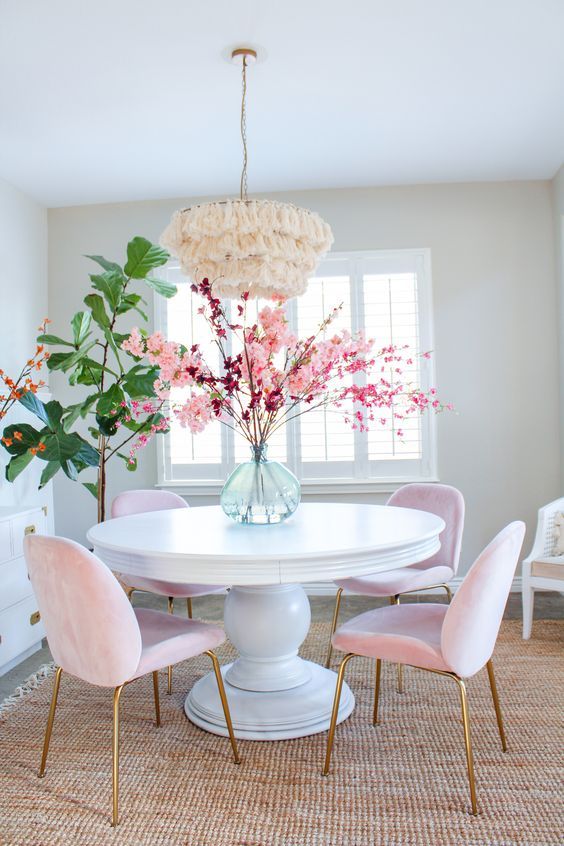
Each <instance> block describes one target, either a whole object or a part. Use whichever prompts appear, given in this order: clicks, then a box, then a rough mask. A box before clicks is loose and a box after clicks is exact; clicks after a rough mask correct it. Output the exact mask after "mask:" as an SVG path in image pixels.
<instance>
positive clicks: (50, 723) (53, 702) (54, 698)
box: [39, 667, 63, 778]
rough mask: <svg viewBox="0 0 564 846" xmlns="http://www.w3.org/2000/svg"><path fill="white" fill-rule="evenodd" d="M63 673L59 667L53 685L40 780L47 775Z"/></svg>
mask: <svg viewBox="0 0 564 846" xmlns="http://www.w3.org/2000/svg"><path fill="white" fill-rule="evenodd" d="M62 673H63V668H62V667H57V672H56V673H55V683H54V685H53V693H52V694H51V707H50V708H49V717H48V719H47V728H46V729H45V740H44V741H43V754H42V756H41V765H40V767H39V778H43V776H44V775H45V765H46V763H47V755H48V754H49V743H50V742H51V732H52V731H53V721H54V719H55V711H56V709H57V699H58V696H59V685H60V684H61V675H62Z"/></svg>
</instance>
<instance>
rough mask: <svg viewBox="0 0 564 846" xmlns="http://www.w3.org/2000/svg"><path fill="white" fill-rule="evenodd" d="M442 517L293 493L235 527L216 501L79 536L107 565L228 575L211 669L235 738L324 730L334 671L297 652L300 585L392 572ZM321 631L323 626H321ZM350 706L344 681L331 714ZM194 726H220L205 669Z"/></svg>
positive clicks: (422, 547) (164, 575) (188, 577)
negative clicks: (226, 648) (227, 645)
mask: <svg viewBox="0 0 564 846" xmlns="http://www.w3.org/2000/svg"><path fill="white" fill-rule="evenodd" d="M444 527H445V524H444V522H443V520H441V518H440V517H437V516H436V515H435V514H431V513H429V512H426V511H417V510H415V509H411V508H395V507H390V506H380V505H360V504H351V503H327V504H321V503H302V504H301V505H300V506H299V508H298V510H297V511H296V513H295V514H294V515H292V517H290V518H289V519H288V520H286V522H284V523H281V524H277V525H265V526H256V525H243V524H239V523H234V522H233V521H231V520H230V519H229V518H228V517H226V516H225V514H224V513H223V511H222V510H221V508H220V507H219V506H206V507H200V508H180V509H173V510H166V511H153V512H148V513H144V514H135V515H132V516H128V517H119V518H116V519H114V520H107V521H106V522H104V523H98V524H97V525H96V526H93V527H92V528H91V529H90V530H89V532H88V540H89V541H90V543H91V544H92V546H93V548H94V552H95V554H96V555H98V556H99V557H100V558H101V559H102V560H103V561H104V562H105V563H106V564H107V565H108V567H110V568H111V569H112V570H114V571H115V572H118V573H123V574H124V575H126V576H127V575H128V574H129V575H135V576H145V577H150V578H157V579H164V580H166V581H173V582H174V581H177V582H192V583H201V584H209V585H228V586H229V587H230V590H229V592H228V594H227V597H226V600H225V609H224V620H225V630H226V633H227V635H228V637H229V639H230V641H231V642H232V644H233V645H234V646H235V648H236V649H237V651H238V658H237V659H236V660H235V661H233V662H232V663H230V664H227V665H225V666H224V667H223V668H222V672H223V676H224V681H225V686H226V692H227V697H228V700H229V705H230V709H231V716H232V720H233V726H234V729H235V733H236V735H237V737H240V738H245V739H249V740H285V739H289V738H295V737H303V736H305V735H309V734H315V733H316V732H320V731H325V730H326V729H328V728H329V722H330V717H331V707H332V702H333V695H334V692H335V683H336V675H335V673H333V672H332V671H331V670H327V669H325V667H322V666H320V665H319V664H316V663H314V662H312V661H306V660H304V659H303V658H301V657H300V656H299V654H298V650H299V648H300V646H301V645H302V643H303V641H304V640H305V638H306V636H307V633H308V631H309V627H310V621H311V613H310V605H309V600H308V598H307V595H306V593H305V591H304V589H303V587H302V584H301V583H304V582H319V581H326V580H333V579H343V578H346V577H349V576H362V575H368V574H369V573H377V572H381V571H384V570H393V569H396V568H399V567H404V566H406V565H409V564H415V563H417V562H420V561H424V560H425V559H427V558H430V557H431V556H432V555H434V553H435V552H437V551H438V550H439V549H440V540H439V535H440V533H441V532H442V531H443V529H444ZM327 635H329V632H327ZM353 708H354V697H353V694H352V692H351V690H350V688H349V687H348V686H347V685H346V684H345V685H344V686H343V693H342V697H341V707H340V710H339V717H338V721H339V722H342V720H344V719H346V718H347V717H348V716H349V715H350V713H351V712H352V710H353ZM185 712H186V714H187V716H188V717H189V718H190V720H192V722H194V723H195V724H196V725H198V726H200V727H201V728H204V729H206V730H207V731H210V732H213V733H214V734H221V735H226V734H227V728H226V725H225V721H224V718H223V710H222V707H221V702H220V699H219V695H218V691H217V685H216V683H215V679H214V676H213V673H209V674H208V675H206V676H204V677H203V678H201V679H200V680H199V681H198V682H196V684H195V685H194V687H193V688H192V690H190V691H189V693H188V695H187V697H186V701H185Z"/></svg>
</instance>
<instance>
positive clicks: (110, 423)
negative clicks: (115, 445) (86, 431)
mask: <svg viewBox="0 0 564 846" xmlns="http://www.w3.org/2000/svg"><path fill="white" fill-rule="evenodd" d="M118 419H119V418H118V417H104V416H103V415H101V414H97V415H96V423H97V424H98V429H99V430H100V432H101V434H102V435H105V436H106V438H111V437H112V436H113V435H115V433H116V432H117V430H118V427H117V426H116V423H117V422H118ZM124 425H127V428H129V425H128V424H124Z"/></svg>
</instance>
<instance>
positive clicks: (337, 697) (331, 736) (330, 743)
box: [322, 652, 354, 776]
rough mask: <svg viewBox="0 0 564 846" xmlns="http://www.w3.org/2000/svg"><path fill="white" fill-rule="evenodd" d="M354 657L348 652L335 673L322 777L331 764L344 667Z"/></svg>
mask: <svg viewBox="0 0 564 846" xmlns="http://www.w3.org/2000/svg"><path fill="white" fill-rule="evenodd" d="M353 657H354V653H353V652H349V653H348V654H347V655H345V657H344V658H343V660H342V661H341V663H340V665H339V672H338V673H337V686H336V688H335V698H334V700H333V711H332V713H331V725H330V727H329V737H328V738H327V751H326V753H325V764H324V766H323V771H322V772H323V775H324V776H326V775H329V766H330V764H331V752H332V751H333V740H334V739H335V728H336V726H337V717H338V715H339V703H340V701H341V691H342V689H343V679H344V676H345V667H346V666H347V664H348V663H349V661H350V660H351V658H353Z"/></svg>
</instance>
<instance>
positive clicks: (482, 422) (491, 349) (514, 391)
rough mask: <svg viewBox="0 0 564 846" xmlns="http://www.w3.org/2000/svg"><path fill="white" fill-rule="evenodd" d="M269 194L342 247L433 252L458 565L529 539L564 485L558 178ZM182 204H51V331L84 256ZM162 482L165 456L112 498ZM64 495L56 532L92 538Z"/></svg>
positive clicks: (147, 230) (57, 326) (90, 513)
mask: <svg viewBox="0 0 564 846" xmlns="http://www.w3.org/2000/svg"><path fill="white" fill-rule="evenodd" d="M272 196H275V197H277V198H280V199H286V200H290V201H292V202H295V203H297V204H300V205H304V206H307V207H310V208H312V209H315V210H317V211H318V212H319V213H320V214H321V215H322V216H323V217H324V218H325V219H326V220H327V221H329V223H330V224H331V226H332V227H333V231H334V234H335V245H334V247H335V249H336V250H366V249H378V248H401V247H430V248H431V256H432V278H433V296H434V316H435V349H436V367H437V380H438V384H439V387H440V392H441V395H442V396H443V397H445V398H447V399H449V400H452V401H453V402H454V403H455V405H456V408H457V411H458V413H457V414H456V415H455V414H449V415H445V416H443V417H442V418H441V419H440V420H439V426H438V430H439V443H438V452H439V475H440V479H441V481H443V482H445V483H449V484H453V485H456V486H457V487H459V488H460V489H461V490H462V492H463V493H464V496H465V497H466V502H467V524H466V535H465V542H464V548H463V563H462V566H463V568H466V567H467V566H468V564H469V563H470V562H471V561H472V559H473V557H474V556H475V555H476V554H477V553H478V551H479V550H480V549H481V548H482V546H483V545H484V544H485V543H486V542H487V541H488V540H489V539H490V538H491V536H492V535H493V534H494V532H496V531H498V530H499V529H500V528H501V527H502V526H503V525H504V524H505V523H507V522H508V521H510V520H512V519H516V518H521V519H524V520H526V521H527V524H528V526H529V537H528V540H527V542H526V543H527V544H529V543H530V541H531V531H532V530H534V525H535V513H536V510H537V508H538V507H539V506H540V505H541V504H543V503H545V502H547V501H549V500H550V499H551V498H554V497H555V496H556V495H557V494H558V489H559V463H560V438H559V426H558V359H557V315H556V285H555V259H554V233H553V225H552V223H553V212H552V205H551V186H550V183H548V182H521V183H488V184H472V185H433V186H424V185H422V186H414V187H393V188H366V189H354V190H353V189H350V190H349V189H343V190H325V191H301V192H291V193H285V194H277V195H272ZM186 202H187V201H186V199H177V200H165V201H158V202H143V203H129V204H116V205H105V206H88V207H77V208H65V209H54V210H51V211H50V212H49V310H50V314H51V317H52V318H53V319H54V321H55V322H54V326H53V330H54V331H56V332H58V333H62V332H64V329H65V326H66V324H67V322H68V320H69V319H70V317H71V316H72V314H73V313H74V311H76V310H77V309H78V308H79V307H80V304H81V301H82V298H83V296H84V295H85V293H86V290H87V286H88V276H87V273H88V262H87V261H86V260H85V259H83V258H81V255H82V254H84V253H102V254H104V255H106V256H107V257H108V258H111V259H118V260H121V259H122V257H123V251H124V247H125V244H126V242H127V240H128V239H129V238H130V237H132V236H133V235H136V234H141V235H144V236H146V237H148V238H151V239H158V237H159V234H160V233H161V231H162V230H163V228H164V226H165V225H166V223H167V221H168V219H169V217H170V214H171V213H172V211H173V210H174V209H176V208H178V207H180V206H181V205H184V204H185V203H186ZM53 385H54V389H55V392H56V393H57V395H58V396H60V397H61V398H63V399H67V398H69V399H70V396H71V394H70V393H68V394H66V395H65V391H64V383H63V381H62V380H61V379H60V377H57V379H56V380H53ZM67 390H68V389H67ZM155 481H156V461H155V455H154V452H153V451H150V452H147V454H146V455H145V456H143V458H142V463H141V468H140V470H139V471H138V472H137V474H135V475H133V474H127V473H126V471H120V472H119V473H113V474H112V478H111V479H110V494H111V493H112V492H113V491H116V490H118V489H119V488H120V487H121V486H126V485H128V486H129V487H142V486H151V485H153V484H154V483H155ZM56 495H57V502H58V506H59V507H58V514H57V530H58V531H59V532H60V533H62V534H65V535H69V536H71V537H76V538H78V539H83V538H84V532H85V530H86V528H87V527H88V525H89V524H91V523H92V522H94V519H95V511H94V501H93V500H92V499H91V498H90V497H89V494H87V493H86V492H85V491H84V490H83V489H80V488H78V487H77V486H76V485H74V486H73V485H72V483H70V482H68V481H67V480H66V479H62V478H59V477H57V479H56ZM367 498H369V497H366V496H364V497H360V496H359V497H358V499H363V500H365V499H367ZM188 499H189V500H190V497H188ZM374 499H375V500H377V497H374ZM190 501H192V502H193V504H196V502H195V501H194V500H190ZM207 501H208V502H209V500H207ZM85 506H88V507H85Z"/></svg>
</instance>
